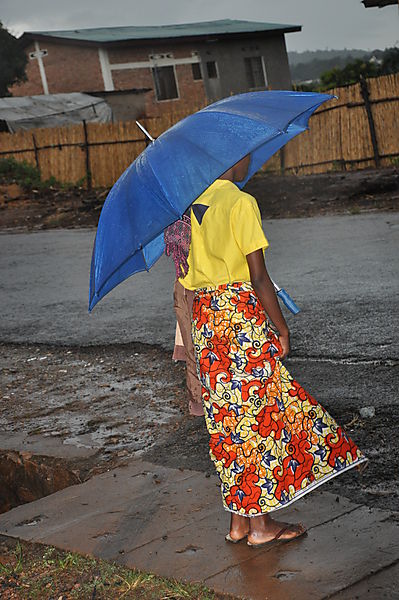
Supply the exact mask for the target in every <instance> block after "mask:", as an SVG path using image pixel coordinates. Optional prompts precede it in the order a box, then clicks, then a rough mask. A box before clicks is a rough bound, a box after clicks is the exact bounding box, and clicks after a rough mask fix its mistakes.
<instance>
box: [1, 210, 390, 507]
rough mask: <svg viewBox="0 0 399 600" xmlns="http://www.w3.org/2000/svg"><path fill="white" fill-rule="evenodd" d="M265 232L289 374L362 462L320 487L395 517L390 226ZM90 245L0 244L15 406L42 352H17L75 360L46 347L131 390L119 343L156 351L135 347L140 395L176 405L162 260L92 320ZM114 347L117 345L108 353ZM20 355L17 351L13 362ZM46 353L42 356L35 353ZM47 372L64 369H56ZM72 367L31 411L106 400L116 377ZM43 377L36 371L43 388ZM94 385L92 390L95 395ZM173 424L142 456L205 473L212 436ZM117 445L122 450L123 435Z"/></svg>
mask: <svg viewBox="0 0 399 600" xmlns="http://www.w3.org/2000/svg"><path fill="white" fill-rule="evenodd" d="M264 229H265V232H266V234H267V237H268V238H269V241H270V248H269V249H268V251H267V263H268V268H269V272H270V274H271V275H272V277H273V278H274V279H275V280H277V281H278V283H279V284H280V285H284V287H285V288H286V289H287V291H289V292H290V293H291V295H292V296H293V297H294V298H295V300H296V301H297V303H298V304H299V305H300V306H301V308H302V312H301V313H300V314H299V315H298V316H296V317H294V316H292V315H290V313H287V312H286V314H287V320H288V321H289V324H290V327H291V332H292V353H291V356H290V358H289V359H288V360H286V365H287V367H288V369H289V370H290V372H291V373H292V374H293V375H294V377H295V378H296V379H297V380H298V381H299V382H300V383H301V384H302V385H303V386H304V387H305V388H306V389H307V390H308V391H309V392H310V393H311V394H312V395H313V396H315V398H316V399H317V400H318V401H319V402H320V403H321V404H322V405H323V406H324V407H325V408H326V409H327V410H328V411H329V412H331V413H332V415H333V416H334V417H335V418H336V419H337V420H338V422H339V423H340V424H342V425H344V426H345V428H346V429H347V431H348V432H349V434H350V435H351V436H352V437H353V439H354V441H356V443H357V444H358V445H359V447H360V448H361V449H362V450H363V451H364V452H365V454H366V455H367V456H368V457H369V458H370V459H371V460H370V465H369V468H368V469H367V470H366V473H365V475H363V476H362V479H361V480H360V481H359V478H358V477H357V476H356V477H354V476H353V474H352V473H347V474H344V475H342V476H341V477H339V478H337V479H334V480H333V481H332V482H330V483H329V484H327V485H328V488H329V490H330V491H335V492H337V493H338V494H342V495H346V496H348V497H350V498H351V499H352V500H353V501H357V502H360V503H367V504H369V505H372V506H378V507H380V508H391V509H392V510H397V506H398V497H399V475H398V473H399V452H398V448H397V422H398V419H399V397H398V394H397V388H398V383H399V380H398V379H399V378H398V373H397V367H396V369H395V361H396V362H397V358H398V340H397V336H395V330H397V305H396V302H395V300H396V298H397V293H398V287H399V284H398V277H397V262H398V261H397V257H398V238H399V214H398V213H368V214H360V215H353V216H324V217H320V218H319V217H318V218H308V219H306V218H304V219H279V220H273V221H270V220H269V221H265V222H264ZM93 239H94V231H92V230H57V231H46V232H40V233H31V234H17V233H13V234H4V233H3V234H0V265H1V273H2V277H1V279H0V308H1V315H2V318H1V321H0V339H1V340H2V342H3V343H6V345H5V346H4V348H3V355H4V357H7V355H8V356H10V365H8V366H9V367H12V368H11V369H9V371H10V372H12V371H13V372H15V373H17V375H15V377H17V378H18V377H19V378H20V379H21V377H22V376H23V377H22V379H21V382H22V383H21V386H22V387H21V386H20V387H19V388H18V389H17V388H15V390H14V392H15V394H16V395H17V396H19V395H20V396H21V400H22V399H23V398H24V397H25V396H26V397H27V398H29V397H30V401H29V403H28V404H29V406H30V405H31V401H34V399H35V397H36V396H34V391H32V390H31V391H30V392H29V386H28V388H27V389H25V388H26V386H27V384H26V383H24V382H25V379H26V381H30V380H32V381H33V383H35V381H36V378H37V377H39V376H36V375H35V374H34V373H33V372H32V373H31V372H30V371H31V370H32V369H31V368H30V366H29V365H30V364H31V363H29V362H28V361H27V359H26V356H28V355H29V356H31V354H32V355H33V353H34V352H35V351H36V352H39V354H40V352H42V350H41V349H40V348H37V349H36V350H35V348H34V347H33V346H30V347H28V346H27V344H30V345H31V344H41V343H43V344H51V345H56V346H71V347H72V346H78V348H72V351H71V352H70V351H68V350H67V349H62V348H59V349H54V353H55V354H56V355H57V356H58V354H57V353H60V352H61V353H62V352H64V353H65V352H67V354H68V355H69V354H71V357H72V358H71V360H72V363H73V365H71V368H75V367H76V365H77V364H78V363H79V361H77V362H76V356H77V355H79V356H80V353H83V355H84V356H86V354H88V353H89V354H90V352H92V351H93V352H94V353H95V355H96V356H97V354H98V357H97V358H96V359H95V360H97V359H99V357H101V356H102V357H103V359H101V360H100V363H101V362H102V360H108V361H111V362H110V364H111V363H112V364H114V365H117V367H116V368H111V366H110V367H109V369H111V372H112V371H116V372H118V373H119V371H121V369H125V370H126V374H125V375H124V377H122V379H124V380H125V379H126V382H125V383H126V385H128V384H129V382H130V383H131V381H130V380H131V379H132V378H134V377H135V376H136V375H137V373H136V371H137V368H138V367H137V365H136V367H134V368H130V367H129V365H130V362H131V360H132V357H131V356H130V355H132V348H130V346H129V342H133V341H136V342H146V343H147V344H149V345H150V346H153V345H159V346H160V348H159V349H156V348H153V349H151V348H148V347H147V349H143V350H142V351H141V353H140V354H134V352H136V351H137V352H139V349H138V347H137V350H134V349H133V355H132V356H138V357H141V358H139V359H137V360H139V361H140V362H139V368H140V369H141V370H144V371H146V370H147V378H146V382H145V388H146V389H147V388H148V390H147V391H148V392H149V394H150V396H151V394H153V395H154V398H155V396H157V398H158V396H159V399H160V400H162V402H168V403H171V406H172V404H173V402H174V403H175V404H176V398H175V396H176V391H173V390H174V389H175V390H176V389H178V390H181V391H180V392H179V393H181V394H182V393H183V392H184V389H183V388H184V382H183V381H181V375H179V376H175V375H173V373H174V371H173V372H172V370H171V367H170V366H169V365H171V363H170V362H169V361H170V353H169V350H170V349H171V347H172V344H173V339H174V327H175V321H174V315H173V307H172V286H173V279H174V269H173V265H172V263H171V261H170V260H169V259H167V258H162V259H161V260H160V261H159V262H158V263H157V265H155V267H154V268H153V269H151V271H150V273H141V274H137V275H135V276H133V277H132V278H130V280H128V281H126V282H124V283H123V284H122V285H120V286H118V288H117V289H115V290H114V291H113V292H111V293H110V294H109V295H108V296H107V297H106V298H105V299H104V300H102V301H101V302H100V304H99V305H98V306H97V307H96V308H95V309H94V311H93V313H92V314H90V315H89V314H88V312H87V296H88V276H89V265H90V254H91V247H92V242H93ZM395 313H396V314H395ZM110 343H114V344H117V346H114V347H113V349H112V350H111V349H110V348H109V346H108V349H107V345H108V344H110ZM18 344H23V346H21V348H20V350H18ZM118 344H119V345H118ZM126 344H127V345H126ZM87 345H93V346H98V350H96V349H95V348H93V349H91V350H89V349H87V350H85V349H84V348H82V347H83V346H87ZM7 348H8V350H7ZM118 348H120V350H118ZM162 348H164V349H166V350H167V352H165V351H164V350H163V349H162ZM7 352H8V354H7ZM48 352H49V348H48V347H46V348H45V353H46V354H47V353H48ZM50 352H53V351H50ZM27 353H28V354H27ZM89 354H88V356H89ZM25 355H26V356H25ZM75 355H76V356H75ZM83 355H82V356H83ZM147 355H148V356H150V355H151V357H150V358H148V356H147ZM90 356H91V355H90ZM12 357H14V358H12ZM15 357H16V358H15ZM129 357H130V358H129ZM56 358H57V357H56ZM29 360H32V359H31V358H30V359H29ZM57 360H58V361H61V362H62V361H65V358H63V357H61V358H57ZM87 360H90V361H92V358H90V359H87ZM129 360H130V362H129ZM13 361H15V363H14V362H13ZM81 362H82V361H81ZM75 363H76V364H75ZM57 364H58V363H57ZM79 364H80V363H79ZM82 364H83V367H84V368H83V367H82V369H83V371H82V373H80V372H79V373H78V375H79V377H81V380H80V379H79V377H78V375H76V378H75V379H73V380H71V378H70V375H68V374H67V375H65V377H66V378H67V381H66V382H65V384H63V383H62V381H61V380H60V381H59V386H58V388H59V389H58V388H57V386H56V388H57V389H56V390H55V391H54V390H53V391H51V390H52V388H51V389H50V388H49V387H48V386H49V382H48V381H47V380H46V381H44V383H43V386H44V387H43V389H42V388H41V387H40V386H41V385H42V384H41V380H40V377H39V379H38V380H37V381H36V384H37V385H36V384H35V385H36V387H37V388H38V389H37V390H36V392H37V394H38V402H39V405H40V403H41V397H42V394H43V393H44V395H45V396H47V395H48V394H50V395H49V398H47V401H49V399H51V400H52V401H56V399H57V398H58V397H59V399H60V402H61V404H63V403H65V404H66V405H67V404H68V402H69V401H70V400H71V398H73V401H74V402H75V400H76V401H77V402H78V403H79V401H80V404H82V402H83V404H84V401H85V398H86V397H87V398H88V399H89V401H90V402H92V401H91V400H90V399H91V397H92V396H93V398H94V397H95V396H96V394H97V395H98V394H99V393H100V391H101V390H102V389H103V387H104V385H107V386H108V387H109V386H111V385H112V386H113V387H111V388H110V389H111V390H113V389H114V387H115V385H116V384H115V383H114V382H113V380H112V381H111V379H112V377H111V379H110V381H108V380H106V381H105V379H104V377H105V378H106V376H107V375H106V373H105V372H103V371H104V369H101V368H100V367H101V364H100V367H99V371H98V377H97V375H96V377H95V378H94V380H93V381H92V380H91V379H90V377H89V378H88V373H87V372H86V371H85V369H86V367H87V365H86V363H85V362H84V361H83V363H82ZM88 364H90V363H88ZM68 368H69V367H68ZM76 368H77V367H76ZM90 368H92V367H90ZM93 368H94V367H93ZM165 369H166V370H167V371H168V372H169V370H170V372H171V373H172V375H173V376H172V375H171V381H170V385H169V387H168V386H167V385H166V383H165V385H163V384H162V381H165V382H166V376H165V377H164V376H163V375H162V373H165ZM64 371H65V372H67V371H66V369H64ZM68 372H69V371H68ZM46 373H47V372H45V369H44V370H43V376H44V375H46ZM179 373H180V371H179ZM122 375H123V374H122ZM150 375H151V376H150ZM93 377H94V376H93ZM24 378H25V379H24ZM98 378H100V379H98ZM56 379H57V378H56ZM103 379H104V381H103ZM147 380H148V381H147ZM152 380H154V381H152ZM79 382H80V383H79ZM99 382H100V383H101V382H102V384H101V386H100V387H99V388H98V389H97V387H98V386H99ZM151 382H152V383H151ZM78 384H79V385H78ZM32 385H33V384H32ZM54 385H55V384H54ZM129 385H130V384H129ZM157 385H158V387H157ZM46 386H47V387H46ZM96 386H97V387H96ZM154 386H155V387H154ZM159 386H161V387H159ZM50 387H51V386H50ZM53 387H54V386H53ZM130 387H131V386H130ZM130 387H129V386H128V387H127V388H126V389H127V390H129V389H130ZM86 388H87V389H86ZM35 389H36V388H35ZM46 390H47V393H46ZM101 393H102V392H101ZM115 393H116V392H115ZM29 394H33V395H31V396H29ZM82 394H83V395H82ZM50 396H51V398H50ZM53 396H54V398H55V400H54V398H53ZM131 396H132V394H131V393H130V395H129V393H128V392H126V393H122V395H121V398H120V402H119V404H118V406H119V407H120V409H121V410H122V411H124V410H125V409H126V406H130V405H131V404H132V403H134V402H137V403H138V405H137V406H138V411H139V412H138V414H141V412H142V410H141V405H142V399H143V398H142V394H141V393H140V394H139V395H138V397H137V400H134V398H133V399H132V398H131ZM14 397H16V396H15V395H14ZM107 397H108V396H103V398H104V402H106V403H107V402H108V403H111V404H109V406H113V407H114V410H113V411H111V413H112V414H113V413H115V415H114V416H115V418H116V419H117V420H118V418H119V413H118V411H117V410H115V407H116V404H115V399H114V398H112V399H109V400H105V398H107ZM87 398H86V400H87ZM173 398H175V400H173ZM79 399H80V400H79ZM162 402H161V404H162ZM109 406H108V404H107V407H108V408H109ZM173 406H174V404H173ZM173 406H172V408H173ZM365 406H373V407H374V408H375V410H376V414H375V417H373V418H371V419H362V418H361V417H360V416H359V410H360V408H362V407H365ZM66 408H67V407H66ZM83 408H84V407H83ZM74 410H75V409H74ZM82 410H83V409H82ZM130 410H131V409H130ZM140 411H141V412H140ZM79 414H80V413H79ZM84 414H85V415H86V413H84ZM154 414H155V413H154ZM76 418H77V416H76V415H75V420H76ZM107 418H108V417H107ZM154 418H155V417H154ZM110 419H111V417H109V418H108V420H110ZM50 420H51V418H50ZM111 420H112V419H111ZM119 420H120V419H119ZM140 421H142V418H141V419H140ZM70 422H72V421H69V420H68V423H70ZM121 422H122V423H123V419H122V421H121ZM107 423H108V421H107ZM47 425H48V427H50V430H51V429H52V428H54V426H55V424H54V423H53V422H52V421H51V423H48V424H47ZM108 425H110V423H108ZM111 425H112V423H111ZM176 426H177V427H178V429H177V430H173V431H172V432H171V433H170V435H169V434H168V433H167V432H166V431H165V432H164V433H163V434H162V433H161V429H159V428H158V429H157V435H156V436H155V437H154V440H153V442H152V443H153V444H154V445H152V446H151V447H150V448H149V450H148V452H147V455H146V456H145V458H146V459H147V460H150V461H152V462H158V463H160V464H163V465H167V466H171V467H176V468H179V467H183V468H189V469H197V470H203V471H207V470H209V469H210V464H209V458H208V452H207V444H208V437H207V433H206V430H205V426H204V423H203V420H202V419H196V418H194V419H192V418H191V419H190V418H184V419H183V420H182V421H178V423H177V425H176ZM7 427H8V426H7ZM71 427H72V426H71ZM71 427H70V429H71ZM112 427H113V425H112ZM115 427H116V425H115ZM72 429H73V427H72ZM78 429H79V427H78ZM79 431H80V430H79ZM115 431H116V429H115ZM117 433H118V431H117ZM119 433H121V432H119ZM72 434H73V431H71V432H70V435H72ZM122 434H123V436H125V437H124V438H123V439H124V440H125V441H124V444H125V445H126V433H123V432H122ZM122 434H121V435H122ZM112 435H114V433H113V434H112ZM135 435H136V437H137V432H136V433H135ZM177 440H179V442H178V443H177ZM194 447H195V448H196V452H195V453H193V451H192V450H193V448H194Z"/></svg>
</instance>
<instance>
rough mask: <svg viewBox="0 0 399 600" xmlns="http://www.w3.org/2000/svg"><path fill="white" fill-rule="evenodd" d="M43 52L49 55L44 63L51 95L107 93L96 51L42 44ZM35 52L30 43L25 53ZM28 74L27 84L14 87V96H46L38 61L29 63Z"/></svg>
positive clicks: (79, 47)
mask: <svg viewBox="0 0 399 600" xmlns="http://www.w3.org/2000/svg"><path fill="white" fill-rule="evenodd" d="M40 49H42V50H47V52H48V55H47V56H44V57H43V59H42V60H43V65H44V69H45V72H46V77H47V84H48V89H49V93H50V94H60V93H67V92H84V91H87V90H92V91H93V92H94V91H102V90H104V82H103V78H102V74H101V67H100V62H99V59H98V51H97V48H95V47H92V46H72V45H69V44H55V43H54V42H40ZM34 50H35V48H34V45H33V44H31V45H30V46H28V47H27V49H26V52H27V53H28V54H29V52H33V51H34ZM26 74H27V76H28V81H27V82H26V83H24V84H22V85H20V86H14V87H13V88H12V90H11V92H12V95H13V96H32V95H34V94H43V93H44V92H43V86H42V81H41V78H40V72H39V64H38V61H37V59H34V60H28V66H27V70H26Z"/></svg>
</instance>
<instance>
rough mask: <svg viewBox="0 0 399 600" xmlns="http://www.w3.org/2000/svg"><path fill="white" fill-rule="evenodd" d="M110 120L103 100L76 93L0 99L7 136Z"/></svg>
mask: <svg viewBox="0 0 399 600" xmlns="http://www.w3.org/2000/svg"><path fill="white" fill-rule="evenodd" d="M111 120H112V110H111V108H110V107H109V106H108V104H107V102H106V101H105V100H104V99H103V98H96V97H95V96H89V95H88V94H81V93H78V92H74V93H70V94H49V95H45V96H21V97H11V98H0V121H3V122H5V123H7V127H8V129H9V131H10V132H11V133H14V132H15V131H17V130H18V129H33V128H35V127H61V126H63V125H71V124H73V123H81V122H82V121H97V122H98V123H107V122H109V121H111Z"/></svg>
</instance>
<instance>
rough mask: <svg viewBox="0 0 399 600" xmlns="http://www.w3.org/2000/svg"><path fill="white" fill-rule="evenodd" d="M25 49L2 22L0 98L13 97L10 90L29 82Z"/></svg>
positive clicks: (0, 27) (0, 31)
mask: <svg viewBox="0 0 399 600" xmlns="http://www.w3.org/2000/svg"><path fill="white" fill-rule="evenodd" d="M27 62H28V59H27V56H26V54H25V51H24V49H23V48H22V46H21V45H20V43H19V42H18V40H17V38H15V37H14V36H13V35H11V33H10V32H9V31H7V29H6V28H5V27H4V25H3V23H2V22H1V21H0V96H11V93H10V91H9V89H8V88H10V87H11V86H12V85H14V84H16V83H22V82H23V81H26V80H27V77H26V73H25V69H26V64H27Z"/></svg>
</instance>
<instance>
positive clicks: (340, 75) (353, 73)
mask: <svg viewBox="0 0 399 600" xmlns="http://www.w3.org/2000/svg"><path fill="white" fill-rule="evenodd" d="M378 71H379V69H378V66H377V65H376V64H375V63H374V62H370V61H364V60H360V59H356V60H355V61H354V62H352V63H349V64H347V65H346V66H345V67H344V68H343V69H338V68H337V67H336V68H334V69H331V71H326V72H325V73H323V74H322V75H321V77H320V86H319V90H320V91H321V92H322V91H324V90H330V89H331V88H335V87H341V86H343V85H348V84H351V83H358V82H359V81H360V79H361V78H362V77H364V78H366V77H376V76H377V75H378V74H379V72H378Z"/></svg>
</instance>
